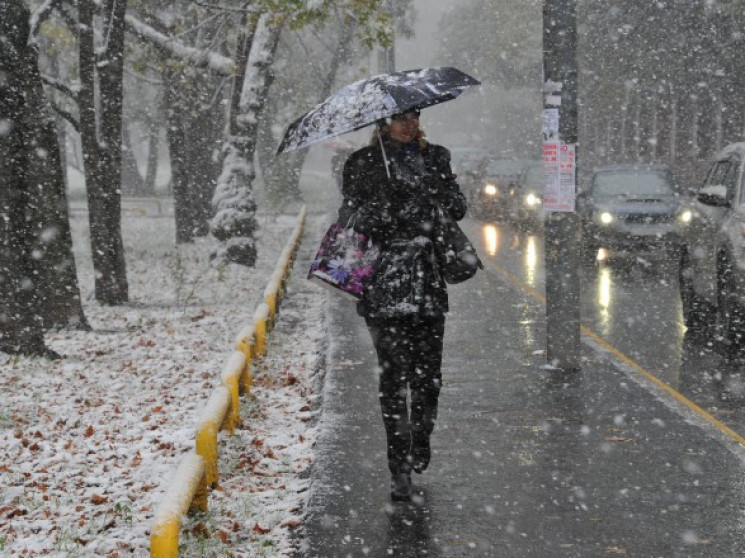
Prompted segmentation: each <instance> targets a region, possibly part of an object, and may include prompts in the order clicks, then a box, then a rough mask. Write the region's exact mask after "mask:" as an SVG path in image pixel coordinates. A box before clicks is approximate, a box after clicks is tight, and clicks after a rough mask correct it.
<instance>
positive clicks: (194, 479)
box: [150, 207, 306, 558]
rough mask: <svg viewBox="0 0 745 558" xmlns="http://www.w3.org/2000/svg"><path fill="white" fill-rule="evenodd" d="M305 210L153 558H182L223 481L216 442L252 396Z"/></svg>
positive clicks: (169, 507)
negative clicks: (194, 516) (194, 523)
mask: <svg viewBox="0 0 745 558" xmlns="http://www.w3.org/2000/svg"><path fill="white" fill-rule="evenodd" d="M305 218H306V209H305V207H303V208H302V209H301V210H300V213H299V214H298V216H297V221H296V225H295V228H294V230H293V232H292V234H291V235H290V238H289V240H288V241H287V244H286V245H285V248H284V250H282V253H281V255H280V257H279V261H278V262H277V266H276V268H275V270H274V273H273V274H272V276H271V278H270V279H269V282H268V284H267V286H266V289H265V290H264V298H263V301H262V302H261V303H260V304H259V305H258V306H257V308H256V311H255V312H254V315H253V321H252V323H250V324H248V325H247V326H246V327H244V328H243V329H242V330H241V332H240V333H239V334H238V337H237V339H236V344H235V348H234V350H233V352H232V353H231V355H230V356H229V357H228V360H227V362H226V363H225V366H224V367H223V370H222V373H221V374H220V380H221V385H219V386H217V387H216V388H215V389H214V391H213V392H212V394H211V395H210V397H209V399H208V401H207V404H206V406H205V407H204V409H203V410H202V413H201V415H200V417H199V420H198V421H197V430H196V436H195V443H194V451H193V452H189V453H187V454H186V455H185V456H184V457H183V458H182V459H181V461H180V463H179V466H178V468H177V469H176V472H175V473H174V475H173V479H172V481H171V483H170V484H169V485H168V487H167V489H166V492H165V495H164V496H163V499H162V500H161V502H160V505H159V506H158V509H157V510H156V512H155V517H154V518H153V525H152V529H151V534H150V556H151V558H173V557H177V556H178V547H179V534H180V530H181V518H182V517H183V516H184V515H185V514H187V513H191V512H195V511H203V512H204V511H207V496H208V494H209V491H210V489H211V488H212V487H214V486H216V485H217V480H218V452H217V450H218V447H217V438H218V433H219V432H220V431H221V430H227V431H228V432H229V433H230V434H232V433H233V431H234V429H235V427H236V426H238V425H239V423H240V396H241V395H242V394H249V393H250V391H251V378H252V376H251V365H252V363H254V362H256V361H257V360H258V359H260V358H261V357H263V356H264V355H265V354H266V351H267V334H268V333H269V332H270V331H271V330H272V328H273V327H274V323H275V321H276V316H277V312H278V310H279V305H280V302H281V301H282V296H283V294H284V291H285V287H286V285H287V281H288V280H289V277H290V271H291V270H292V264H293V262H294V261H295V257H296V255H297V251H298V248H299V246H300V238H301V236H302V234H303V228H304V227H305Z"/></svg>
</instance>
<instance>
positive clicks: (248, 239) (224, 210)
mask: <svg viewBox="0 0 745 558" xmlns="http://www.w3.org/2000/svg"><path fill="white" fill-rule="evenodd" d="M276 18H277V16H276V15H274V14H265V15H262V16H261V21H260V22H259V24H258V27H257V31H256V35H255V37H254V41H253V45H252V46H251V53H250V55H249V57H248V63H247V65H246V72H245V76H244V80H243V85H242V91H241V98H240V103H239V111H238V114H237V115H235V123H236V131H237V133H236V134H231V135H230V136H229V137H228V140H227V141H226V146H225V159H224V161H223V169H222V173H221V174H220V177H219V178H218V181H217V188H216V189H215V195H214V197H213V199H212V206H213V208H214V210H215V217H214V218H213V219H212V222H211V231H212V234H213V235H214V236H215V238H217V240H218V241H219V242H220V245H219V247H218V248H217V249H216V250H215V252H214V255H215V256H216V257H218V258H222V259H225V260H226V261H231V262H235V263H239V264H241V265H247V266H253V265H254V264H255V263H256V244H255V239H254V232H255V230H256V227H257V223H256V202H255V201H254V198H253V180H254V178H255V177H256V169H255V167H254V155H255V151H256V139H257V132H258V122H259V116H260V115H261V112H262V110H263V108H264V104H265V102H266V95H267V91H268V89H269V85H270V82H271V75H270V68H271V65H272V62H273V61H274V55H275V53H276V50H277V44H278V43H279V35H280V33H281V30H282V25H281V23H280V22H279V21H277V20H276ZM231 118H233V116H232V115H231Z"/></svg>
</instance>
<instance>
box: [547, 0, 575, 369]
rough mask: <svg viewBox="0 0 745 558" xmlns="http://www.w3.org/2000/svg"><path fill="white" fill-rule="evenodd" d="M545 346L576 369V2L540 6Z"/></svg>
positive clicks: (552, 359)
mask: <svg viewBox="0 0 745 558" xmlns="http://www.w3.org/2000/svg"><path fill="white" fill-rule="evenodd" d="M543 80H544V84H543V88H544V90H543V108H544V111H543V164H544V177H545V179H544V180H545V191H544V201H545V204H546V209H547V210H548V212H549V213H548V215H547V217H546V223H545V258H546V348H547V355H546V356H547V359H548V363H549V364H550V365H553V366H555V367H557V368H559V369H561V370H565V371H576V370H579V369H580V287H579V269H578V268H579V253H580V250H579V248H580V239H579V217H578V216H577V213H575V210H574V206H575V199H574V198H575V194H576V181H577V172H576V168H577V161H578V155H579V150H578V149H577V148H578V145H577V122H578V110H577V2H576V0H544V2H543Z"/></svg>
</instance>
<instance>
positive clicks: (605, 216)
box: [600, 211, 613, 225]
mask: <svg viewBox="0 0 745 558" xmlns="http://www.w3.org/2000/svg"><path fill="white" fill-rule="evenodd" d="M600 222H601V223H603V225H610V224H611V223H612V222H613V215H611V214H610V213H608V212H607V211H603V212H602V213H601V214H600Z"/></svg>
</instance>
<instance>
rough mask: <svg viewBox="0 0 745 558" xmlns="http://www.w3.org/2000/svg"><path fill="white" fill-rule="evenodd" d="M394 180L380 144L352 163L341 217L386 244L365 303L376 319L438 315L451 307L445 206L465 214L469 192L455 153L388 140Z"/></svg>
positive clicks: (348, 164)
mask: <svg viewBox="0 0 745 558" xmlns="http://www.w3.org/2000/svg"><path fill="white" fill-rule="evenodd" d="M385 146H386V154H387V156H388V162H389V168H390V173H391V178H390V179H389V178H388V176H387V174H386V169H385V164H384V161H383V156H382V152H381V149H380V145H379V144H374V145H370V146H368V147H364V148H362V149H360V150H358V151H355V152H354V153H352V155H350V156H349V159H347V162H346V164H345V165H344V179H343V186H342V193H343V196H344V201H343V204H342V207H341V209H340V210H339V219H340V222H348V223H350V224H351V225H352V226H353V227H354V229H355V230H357V231H359V232H361V233H364V234H367V235H369V236H371V237H372V240H373V242H374V243H376V244H377V245H378V246H380V248H381V258H380V260H379V265H378V269H377V271H376V273H375V275H374V276H373V278H372V281H371V284H370V285H369V286H368V288H367V289H366V291H365V293H364V295H363V298H362V301H360V303H359V304H358V311H359V313H360V314H361V315H364V316H368V317H372V318H397V317H404V316H420V317H436V316H442V315H443V314H444V313H445V312H447V311H448V299H447V288H446V285H445V281H444V280H443V278H442V277H441V276H440V274H439V273H438V270H437V261H436V257H435V255H434V254H433V244H432V242H433V241H434V240H435V238H436V237H437V235H438V232H439V230H440V228H439V219H438V209H440V210H442V211H446V212H448V213H449V215H450V217H451V218H452V219H455V220H460V219H462V218H463V217H464V216H465V213H466V198H465V196H464V195H463V194H462V193H461V192H460V188H459V186H458V184H457V182H455V175H454V174H453V172H452V170H451V167H450V152H449V151H448V150H447V149H445V148H444V147H442V146H439V145H433V144H427V145H426V146H425V147H424V148H423V149H420V148H419V144H418V143H416V142H415V143H412V144H409V145H407V146H403V147H402V148H399V149H396V148H395V147H394V146H393V145H392V144H391V143H390V142H388V141H386V142H385Z"/></svg>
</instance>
